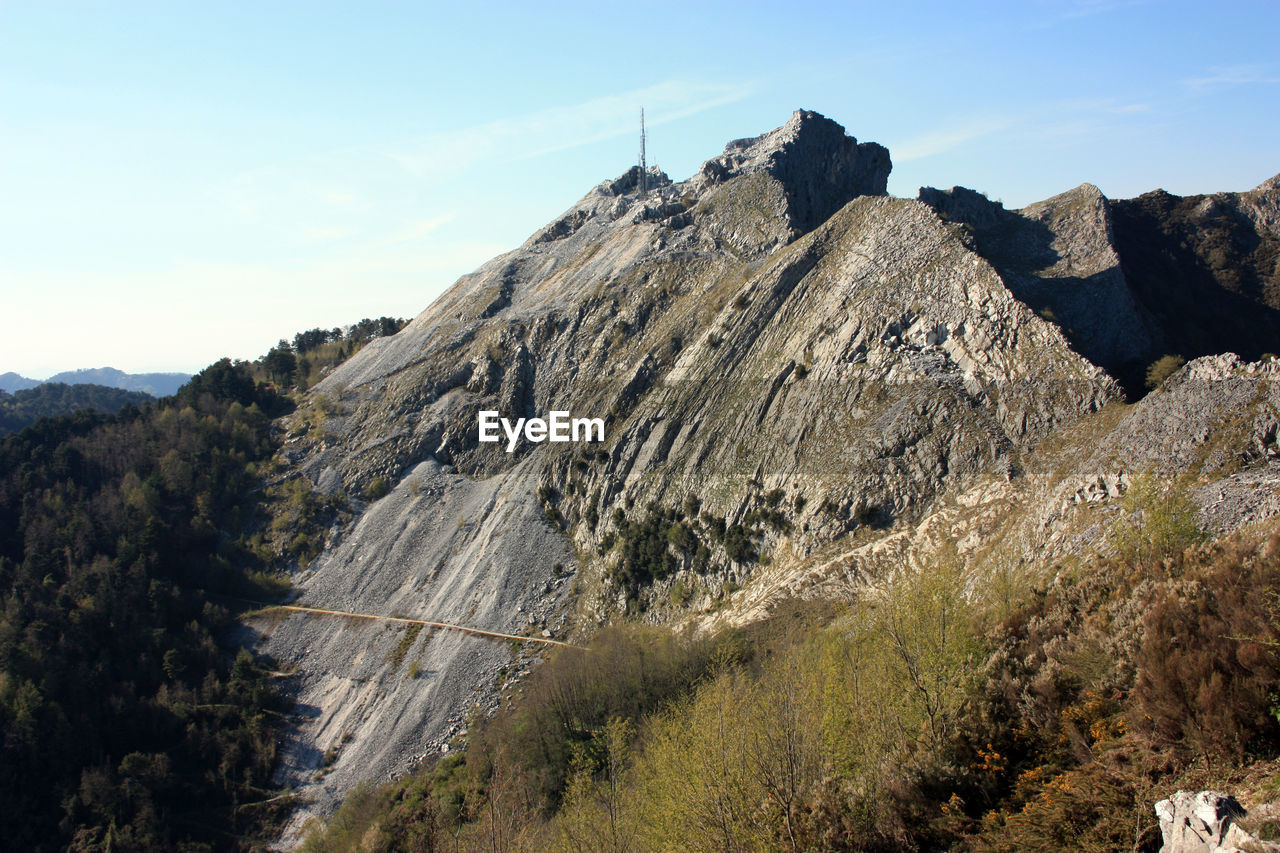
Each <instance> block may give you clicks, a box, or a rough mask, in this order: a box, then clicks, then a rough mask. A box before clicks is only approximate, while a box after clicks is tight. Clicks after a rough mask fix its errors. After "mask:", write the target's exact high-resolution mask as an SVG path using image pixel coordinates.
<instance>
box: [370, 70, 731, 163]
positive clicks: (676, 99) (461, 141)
mask: <svg viewBox="0 0 1280 853" xmlns="http://www.w3.org/2000/svg"><path fill="white" fill-rule="evenodd" d="M753 91H754V87H753V85H752V84H749V83H748V84H721V83H707V82H698V81H688V80H668V81H665V82H663V83H657V84H655V85H653V86H647V87H645V88H643V89H633V90H632V91H629V92H622V93H620V94H616V95H608V96H606V97H602V98H595V99H592V100H589V101H582V102H580V103H577V104H570V105H567V106H563V107H552V108H549V109H545V110H539V111H537V112H532V113H526V114H525V115H521V116H515V117H512V118H504V119H498V120H496V121H491V122H486V123H485V124H480V125H474V126H472V127H464V128H458V129H456V130H448V131H442V132H440V133H434V134H430V135H428V136H426V137H423V138H421V139H418V140H415V141H413V142H411V143H401V144H398V145H391V146H387V147H385V148H382V149H379V151H378V153H380V154H382V155H383V156H385V157H387V158H389V159H390V160H392V161H393V162H395V163H396V164H397V165H399V166H400V167H401V168H403V169H405V170H406V171H408V172H409V173H410V174H412V175H414V176H415V177H419V178H421V177H424V176H427V175H430V174H433V173H437V172H442V171H448V172H456V171H458V170H460V169H464V168H466V167H468V166H470V165H472V164H474V163H476V162H478V161H485V162H500V161H511V160H522V159H527V158H531V157H540V156H542V155H545V154H551V153H555V152H559V151H566V150H569V149H572V148H578V147H580V146H583V145H589V144H591V143H593V142H600V141H603V140H606V139H612V138H614V137H618V136H623V135H626V134H631V133H635V132H636V128H637V125H638V124H639V121H640V108H641V107H644V108H645V118H646V121H647V122H648V123H649V124H651V125H660V124H664V123H666V122H670V121H675V120H676V119H681V118H686V117H688V116H692V115H696V114H697V113H700V112H703V111H705V110H709V109H712V108H713V107H718V106H722V105H724V104H730V103H733V102H735V101H740V100H743V99H744V98H747V97H748V96H750V95H751V94H752V92H753Z"/></svg>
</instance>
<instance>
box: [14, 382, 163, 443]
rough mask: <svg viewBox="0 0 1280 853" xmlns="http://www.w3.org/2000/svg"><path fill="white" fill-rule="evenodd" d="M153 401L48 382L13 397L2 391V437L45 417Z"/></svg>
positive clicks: (148, 397)
mask: <svg viewBox="0 0 1280 853" xmlns="http://www.w3.org/2000/svg"><path fill="white" fill-rule="evenodd" d="M153 399H154V398H153V397H152V396H151V395H150V394H146V393H144V392H142V391H125V390H123V389H121V388H108V387H106V386H104V385H90V384H80V385H67V384H66V383H63V382H45V383H42V384H40V385H38V386H36V387H35V388H24V389H23V390H21V391H18V392H16V393H13V394H9V393H6V392H3V391H0V435H3V434H5V433H9V432H16V431H17V430H20V429H22V428H23V427H26V426H30V425H31V424H33V423H35V422H36V421H37V420H39V419H40V418H43V417H52V416H55V415H69V414H71V413H72V412H77V411H80V410H81V409H96V410H97V411H100V412H111V413H114V412H118V411H120V409H122V408H124V407H125V406H128V405H134V406H142V405H145V404H146V403H149V402H150V401H151V400H153Z"/></svg>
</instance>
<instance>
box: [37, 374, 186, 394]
mask: <svg viewBox="0 0 1280 853" xmlns="http://www.w3.org/2000/svg"><path fill="white" fill-rule="evenodd" d="M190 378H191V374H189V373H125V372H124V371H123V370H116V369H115V368H114V367H97V368H83V369H81V370H68V371H65V372H63V373H58V374H55V375H54V376H50V377H49V378H48V379H46V380H45V381H46V382H65V383H66V384H68V385H80V384H86V383H88V384H93V385H106V386H107V387H108V388H122V389H124V390H126V391H141V392H142V393H144V394H150V395H151V396H152V397H168V396H169V395H170V394H176V393H177V391H178V389H179V388H181V387H182V386H183V385H184V384H185V383H186V381H187V380H188V379H190Z"/></svg>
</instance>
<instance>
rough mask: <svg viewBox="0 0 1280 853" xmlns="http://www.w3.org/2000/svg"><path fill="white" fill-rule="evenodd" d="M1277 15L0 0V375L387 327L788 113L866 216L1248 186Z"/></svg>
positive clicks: (1274, 115) (1080, 9)
mask: <svg viewBox="0 0 1280 853" xmlns="http://www.w3.org/2000/svg"><path fill="white" fill-rule="evenodd" d="M1277 44H1280V3H1277V2H1275V0H1267V2H1256V3H1229V2H1228V3H1221V4H1210V3H1205V2H1202V1H1201V2H1194V3H1161V2H1121V0H1074V2H1072V1H1071V0H1062V2H1027V0H1021V2H1008V3H956V2H948V3H937V4H916V3H896V4H895V3H886V2H883V0H878V2H874V3H856V2H844V3H838V2H827V3H817V2H810V3H806V2H792V3H788V4H782V3H753V2H743V1H742V0H739V2H733V3H696V4H693V5H692V7H690V6H689V5H688V4H686V3H664V2H641V0H637V2H631V3H604V2H598V3H581V4H571V3H556V2H550V0H544V2H538V3H529V2H521V3H499V4H481V3H472V4H469V5H468V6H467V7H466V8H462V5H461V4H447V5H446V4H439V5H437V4H427V3H407V2H406V3H376V2H361V3H355V2H351V3H324V2H299V3H282V2H252V3H249V2H232V0H219V2H208V0H204V2H199V3H177V2H162V3H154V4H152V3H137V2H127V0H123V2H115V3H108V2H94V3H76V2H54V0H39V2H23V0H4V2H2V3H0V294H2V296H3V300H2V303H0V304H2V306H3V310H2V313H0V316H2V317H3V320H4V324H3V334H0V372H3V371H6V370H16V371H18V372H21V373H23V374H25V375H28V376H32V377H35V378H43V377H45V376H48V375H49V374H52V373H54V372H56V371H59V370H65V369H71V368H79V367H98V366H103V365H111V366H114V367H118V368H121V369H124V370H130V371H143V370H186V371H194V370H197V369H199V368H200V367H202V366H203V365H205V364H208V363H209V362H211V361H213V360H215V359H217V358H219V357H221V356H223V355H229V356H233V357H240V358H252V357H255V356H257V355H260V354H262V353H263V352H265V351H266V349H267V348H269V347H270V346H271V345H272V344H273V343H274V342H275V341H276V340H277V339H278V338H281V337H285V336H292V334H293V333H294V332H296V331H299V330H302V329H305V328H311V327H314V326H324V327H332V326H335V325H341V324H344V323H348V322H352V321H354V320H358V319H360V318H361V317H365V316H379V315H383V314H391V315H399V316H413V315H415V314H417V313H418V312H420V311H421V310H422V309H423V308H425V307H426V306H427V305H428V304H429V303H430V302H431V300H432V299H433V298H435V296H436V295H438V294H439V293H440V292H441V291H442V290H443V289H444V288H445V287H446V286H448V284H450V283H451V282H452V281H453V280H454V279H456V278H457V276H458V275H460V274H462V273H464V272H466V271H468V270H470V269H473V268H474V267H476V266H478V265H479V264H480V263H482V262H483V261H485V260H487V259H488V258H489V257H491V256H493V255H494V254H497V253H498V252H501V251H505V250H507V249H510V248H513V247H514V246H516V245H518V244H519V243H521V242H523V240H524V239H525V238H526V237H527V236H528V235H529V234H530V233H532V232H533V231H534V230H536V229H537V228H538V227H539V226H541V225H542V224H544V223H546V222H547V221H548V220H550V219H551V218H552V217H553V216H555V215H556V214H557V213H559V212H560V211H562V210H564V209H565V208H566V207H568V206H569V205H571V204H572V203H573V202H574V201H575V200H577V199H578V198H579V197H581V196H582V195H583V194H584V193H585V192H586V191H587V190H589V189H590V188H591V187H592V186H593V185H595V184H596V183H598V182H599V181H601V180H604V179H606V178H611V177H615V176H617V175H618V174H620V173H621V172H623V171H624V170H625V169H626V168H627V167H628V166H629V165H630V164H631V163H632V162H633V161H634V159H635V157H636V149H637V140H636V135H637V134H636V124H637V113H638V110H639V107H640V106H641V105H644V106H645V107H646V109H647V113H648V116H649V118H650V148H649V150H650V160H651V162H652V161H656V162H657V163H658V164H659V165H661V166H662V167H663V168H664V169H665V170H666V171H667V172H668V173H669V174H671V175H672V177H674V178H676V179H683V178H686V177H688V176H689V175H690V174H692V173H693V172H694V171H695V170H696V169H697V167H698V165H699V164H700V163H701V161H703V160H705V159H707V158H709V157H712V156H714V155H716V154H718V153H719V152H720V151H721V149H722V148H723V146H724V143H725V142H727V141H728V140H730V139H734V138H737V137H742V136H754V135H756V134H759V133H762V132H764V131H767V130H769V129H771V128H773V127H776V126H777V125H779V124H781V123H783V122H784V121H786V119H787V118H788V116H789V115H790V114H791V112H792V111H793V110H794V109H796V108H798V107H805V108H808V109H814V110H817V111H819V112H822V113H824V114H825V115H827V116H829V117H831V118H833V119H835V120H836V121H839V122H840V123H841V124H843V125H844V126H845V127H846V129H847V130H848V131H849V133H851V134H853V135H855V136H857V137H858V138H859V139H861V140H874V141H877V142H880V143H882V144H885V145H887V146H888V147H889V149H890V151H891V153H892V156H893V161H894V170H893V175H892V176H891V178H890V181H889V189H890V192H892V193H894V194H895V195H904V196H914V195H915V192H916V188H917V187H919V186H921V185H926V184H928V185H935V186H944V187H949V186H952V185H954V184H961V185H964V186H969V187H973V188H976V189H980V190H984V191H986V192H987V193H989V194H990V195H991V197H992V198H1000V199H1003V200H1004V202H1005V203H1006V205H1010V206H1019V205H1022V204H1025V203H1028V202H1030V201H1034V200H1037V199H1040V198H1044V197H1047V196H1049V195H1052V194H1054V193H1057V192H1061V191H1062V190H1065V189H1068V188H1070V187H1073V186H1076V185H1077V184H1080V183H1082V182H1084V181H1090V182H1093V183H1095V184H1097V185H1099V186H1100V187H1101V188H1102V190H1103V191H1104V192H1105V193H1107V194H1108V195H1110V196H1113V197H1128V196H1132V195H1137V194H1139V193H1142V192H1145V191H1148V190H1151V189H1155V188H1156V187H1164V188H1166V189H1168V190H1170V191H1172V192H1176V193H1180V194H1189V193H1197V192H1210V191H1215V190H1242V189H1248V188H1250V187H1252V186H1254V185H1256V184H1258V183H1259V182H1261V181H1263V180H1265V179H1266V178H1268V177H1270V176H1271V175H1273V174H1275V173H1276V172H1280V109H1278V107H1280V54H1278V52H1277V50H1276V45H1277Z"/></svg>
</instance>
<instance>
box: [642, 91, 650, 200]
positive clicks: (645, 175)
mask: <svg viewBox="0 0 1280 853" xmlns="http://www.w3.org/2000/svg"><path fill="white" fill-rule="evenodd" d="M648 195H649V164H648V163H646V162H645V158H644V107H641V108H640V197H641V198H644V197H646V196H648Z"/></svg>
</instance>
